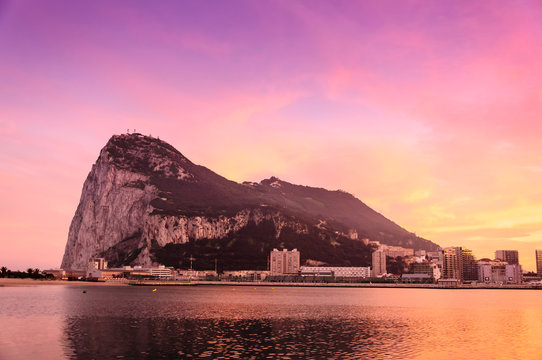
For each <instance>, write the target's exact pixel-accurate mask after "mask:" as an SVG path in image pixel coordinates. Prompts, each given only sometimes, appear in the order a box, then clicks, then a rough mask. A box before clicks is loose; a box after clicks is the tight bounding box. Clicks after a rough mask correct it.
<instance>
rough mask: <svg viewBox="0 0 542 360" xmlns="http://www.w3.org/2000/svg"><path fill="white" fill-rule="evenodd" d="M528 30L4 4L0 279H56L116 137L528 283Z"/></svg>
mask: <svg viewBox="0 0 542 360" xmlns="http://www.w3.org/2000/svg"><path fill="white" fill-rule="evenodd" d="M541 18H542V5H541V3H540V2H536V1H522V2H516V1H498V2H497V1H493V2H489V1H488V2H472V1H454V2H444V1H405V2H397V1H364V2H356V1H258V2H254V1H211V2H209V1H205V2H198V1H192V2H189V1H186V2H184V1H160V2H145V1H125V2H122V1H117V2H105V1H83V2H80V1H77V2H75V1H68V0H65V1H59V0H47V1H45V0H43V1H26V0H22V1H9V0H8V1H6V0H0V79H1V81H0V140H1V141H0V194H1V199H2V201H1V206H0V237H1V239H2V240H1V245H2V249H1V251H0V265H5V266H8V267H10V268H14V269H17V268H20V269H25V268H26V267H27V266H33V267H40V268H45V267H57V266H59V264H60V261H61V257H62V254H63V251H64V246H65V244H66V239H67V235H68V228H69V224H70V221H71V219H72V217H73V214H74V212H75V210H76V207H77V204H78V201H79V196H80V194H81V188H82V185H83V182H84V180H85V178H86V176H87V174H88V172H89V171H90V168H91V165H92V164H93V163H94V161H95V160H96V158H97V157H98V154H99V151H100V149H101V148H102V147H103V146H104V145H105V143H106V142H107V140H108V139H109V138H110V136H111V135H113V134H120V133H124V132H126V130H127V129H128V128H129V129H130V131H133V130H134V129H136V130H137V131H138V132H141V133H144V134H152V135H153V136H159V137H160V138H161V139H163V140H165V141H167V142H168V143H170V144H171V145H173V146H174V147H176V148H177V149H179V151H181V152H182V153H183V154H184V155H185V156H186V157H188V158H189V159H190V160H192V161H193V162H194V163H196V164H200V165H203V166H206V167H207V168H209V169H211V170H213V171H215V172H217V173H219V174H221V175H223V176H225V177H227V178H229V179H231V180H235V181H238V182H241V181H245V180H248V181H260V180H262V179H264V178H267V177H270V176H277V177H279V178H281V179H283V180H285V181H289V182H292V183H296V184H303V185H310V186H318V187H325V188H328V189H343V190H345V191H348V192H350V193H352V194H354V195H355V196H356V197H358V198H359V199H360V200H362V201H363V202H365V203H366V204H367V205H369V206H371V207H372V208H373V209H375V210H377V211H379V212H381V213H382V214H384V215H385V216H386V217H388V218H389V219H391V220H393V221H394V222H396V223H398V224H399V225H401V226H402V227H404V228H406V229H408V230H409V231H412V232H415V233H416V234H418V235H419V236H422V237H424V238H426V239H429V240H432V241H434V242H436V243H437V244H439V245H440V246H463V247H466V248H469V249H472V250H473V252H474V254H475V255H476V256H477V257H478V258H482V257H490V258H493V257H494V251H495V250H497V249H518V250H519V258H520V263H521V264H522V265H523V267H524V270H536V269H535V262H534V260H535V258H534V250H535V249H536V248H538V249H541V248H542V186H541V185H540V184H542V117H541V116H542V87H541V86H540V84H542V66H540V63H541V59H542V22H541V21H540V19H541Z"/></svg>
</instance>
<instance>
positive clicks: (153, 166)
mask: <svg viewBox="0 0 542 360" xmlns="http://www.w3.org/2000/svg"><path fill="white" fill-rule="evenodd" d="M145 139H147V138H146V137H142V138H140V136H139V135H120V136H116V137H113V140H112V141H110V142H109V143H108V145H107V146H106V147H105V148H104V149H103V150H102V151H101V152H100V156H99V157H98V160H97V161H96V163H95V164H94V165H93V166H92V170H91V171H90V174H89V175H88V177H87V179H86V181H85V183H84V185H83V192H82V194H81V200H80V202H79V206H78V207H77V211H76V212H75V216H74V217H73V220H72V223H71V226H70V230H69V234H68V242H67V244H66V250H65V253H64V257H63V259H62V265H61V266H62V268H64V269H84V268H85V267H86V264H87V262H88V260H89V259H90V258H92V257H95V256H106V257H108V256H107V255H109V257H111V251H110V250H112V249H113V251H115V250H116V249H117V248H118V245H119V244H122V243H123V242H128V243H129V244H130V246H131V247H132V248H134V247H135V249H131V250H130V251H129V252H130V253H132V256H131V257H128V258H127V259H124V260H129V261H128V263H125V264H124V265H142V266H151V265H152V264H153V261H152V260H151V256H150V248H151V245H152V243H153V242H155V243H156V244H157V245H158V246H160V247H163V246H165V245H166V244H169V243H172V244H183V243H187V242H189V241H196V240H199V239H217V238H223V237H225V236H226V235H228V234H229V233H231V232H236V231H239V230H240V229H242V228H243V227H245V226H246V225H247V224H248V223H249V221H252V222H253V223H255V224H259V223H260V222H261V221H262V220H264V219H266V220H271V221H273V223H274V225H275V230H276V236H277V237H278V236H279V235H280V232H281V230H282V228H283V227H284V226H291V227H292V228H295V229H296V231H298V232H300V233H307V231H308V229H307V226H306V225H303V224H298V223H296V222H295V221H292V220H290V219H288V218H286V217H285V216H283V215H281V213H280V212H278V211H273V210H271V209H266V208H265V207H264V208H262V209H260V208H255V209H249V208H245V209H241V210H240V211H238V212H237V213H235V214H234V215H233V216H225V215H219V216H199V215H198V216H186V215H181V214H180V215H165V214H162V213H160V212H156V211H154V210H156V209H155V208H154V207H153V206H152V205H151V202H152V201H153V200H155V199H162V200H163V199H167V198H160V197H159V194H161V192H160V190H159V189H158V188H157V186H155V185H153V184H152V183H151V180H150V179H151V176H155V174H156V173H157V172H159V175H160V177H162V178H164V177H165V178H173V179H174V180H175V181H182V182H194V181H196V180H195V175H194V174H192V173H190V172H188V171H186V170H184V169H183V168H181V167H180V166H179V165H178V164H176V163H175V162H174V161H172V160H171V159H170V158H168V156H167V155H170V154H166V156H164V154H157V152H154V151H148V149H146V150H147V151H142V150H141V149H137V150H130V149H118V148H116V147H114V146H111V143H112V142H115V140H123V141H124V140H135V141H136V142H137V140H141V141H142V142H143V145H147V147H149V144H148V143H146V142H144V140H145ZM150 144H151V145H150V147H151V148H152V147H155V148H156V149H160V147H159V146H157V145H155V144H156V143H155V142H150ZM121 150H124V154H121V153H120V151H121ZM160 150H163V149H160ZM174 155H175V154H174ZM119 160H120V161H119ZM127 161H128V162H130V164H129V166H126V162H127ZM177 161H178V162H181V163H187V162H188V160H187V159H185V158H184V157H182V158H178V159H177ZM136 165H137V166H140V168H139V169H138V171H137V172H136V171H133V170H132V169H133V168H134V167H136ZM141 166H142V167H141ZM149 169H150V174H149V173H148V170H149ZM145 173H148V174H145ZM163 195H164V194H162V196H163ZM108 252H109V254H108ZM134 255H137V256H134Z"/></svg>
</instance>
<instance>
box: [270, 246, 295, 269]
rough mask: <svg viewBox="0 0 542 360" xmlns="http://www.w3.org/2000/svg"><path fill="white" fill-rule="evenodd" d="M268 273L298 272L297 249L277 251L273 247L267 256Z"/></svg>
mask: <svg viewBox="0 0 542 360" xmlns="http://www.w3.org/2000/svg"><path fill="white" fill-rule="evenodd" d="M269 262H270V265H269V266H270V269H269V274H270V275H286V274H297V273H298V272H299V264H300V253H299V251H297V249H293V250H292V251H288V250H287V249H284V250H282V251H279V250H277V249H273V251H271V255H270V257H269Z"/></svg>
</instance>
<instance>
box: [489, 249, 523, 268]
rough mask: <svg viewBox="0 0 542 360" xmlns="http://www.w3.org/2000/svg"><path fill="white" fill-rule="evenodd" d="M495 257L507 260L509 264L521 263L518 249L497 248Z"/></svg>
mask: <svg viewBox="0 0 542 360" xmlns="http://www.w3.org/2000/svg"><path fill="white" fill-rule="evenodd" d="M495 259H500V260H502V261H506V262H507V263H508V265H519V255H518V251H517V250H497V251H495Z"/></svg>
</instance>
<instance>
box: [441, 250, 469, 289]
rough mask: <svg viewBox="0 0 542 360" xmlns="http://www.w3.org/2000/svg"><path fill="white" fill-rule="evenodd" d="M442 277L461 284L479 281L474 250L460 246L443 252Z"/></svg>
mask: <svg viewBox="0 0 542 360" xmlns="http://www.w3.org/2000/svg"><path fill="white" fill-rule="evenodd" d="M443 260H444V261H443V264H442V277H443V278H444V279H456V280H458V281H460V282H464V281H476V280H478V264H477V263H476V259H475V257H474V255H473V254H472V250H469V249H463V248H462V247H460V246H456V247H448V248H445V249H444V250H443Z"/></svg>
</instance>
